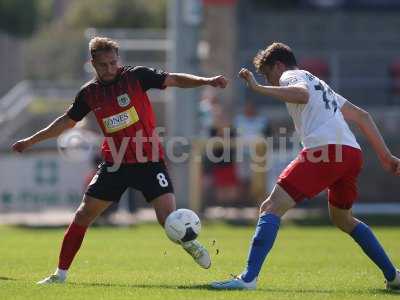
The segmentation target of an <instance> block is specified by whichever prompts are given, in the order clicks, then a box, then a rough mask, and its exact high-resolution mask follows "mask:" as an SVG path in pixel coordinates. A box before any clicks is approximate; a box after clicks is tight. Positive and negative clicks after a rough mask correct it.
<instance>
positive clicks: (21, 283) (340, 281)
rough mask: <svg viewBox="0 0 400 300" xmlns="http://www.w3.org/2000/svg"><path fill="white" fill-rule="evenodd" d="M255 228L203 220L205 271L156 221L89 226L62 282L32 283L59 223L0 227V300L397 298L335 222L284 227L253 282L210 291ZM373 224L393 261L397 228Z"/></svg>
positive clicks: (55, 240) (55, 242) (240, 261)
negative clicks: (249, 286)
mask: <svg viewBox="0 0 400 300" xmlns="http://www.w3.org/2000/svg"><path fill="white" fill-rule="evenodd" d="M253 230H254V228H253V227H252V226H248V227H235V226H228V225H222V224H206V225H205V226H204V227H203V231H202V234H201V236H200V240H201V241H202V242H203V243H204V244H206V245H207V247H208V248H209V250H210V252H211V254H212V257H213V265H212V267H211V269H209V270H203V269H201V268H200V267H198V266H197V265H196V264H195V263H194V262H193V261H192V258H191V257H189V256H188V255H187V254H186V253H185V252H184V251H183V250H182V249H181V248H180V247H179V246H177V245H174V244H172V243H171V242H169V241H168V240H167V238H166V237H165V236H164V233H163V231H162V230H160V228H159V227H158V226H157V225H155V224H144V225H139V226H136V227H131V228H99V227H95V228H91V229H90V230H89V231H88V234H87V235H86V239H85V241H84V243H83V246H82V248H81V251H80V253H79V254H78V256H77V257H76V259H75V262H74V264H73V265H72V267H71V269H70V273H69V280H68V283H67V284H65V285H57V286H45V287H44V286H36V285H35V282H36V281H38V280H39V279H42V278H43V277H45V276H47V275H49V274H50V272H53V271H54V268H55V267H56V262H57V256H58V251H59V247H60V241H61V239H62V237H63V232H64V229H23V228H10V227H0V299H7V300H8V299H57V300H62V299H85V300H86V299H135V300H136V299H152V300H157V299H162V300H167V299H185V300H187V299H190V300H191V299H202V300H203V299H210V300H211V299H241V300H243V299H252V300H256V299H263V300H265V299H274V300H276V299H290V300H294V299H307V300H311V299H340V300H342V299H362V300H368V299H400V295H395V294H388V293H386V292H385V290H384V284H383V277H382V275H381V273H380V271H378V270H377V269H376V267H375V266H374V265H373V264H372V263H371V262H370V261H369V260H368V259H367V257H366V256H365V255H364V254H363V253H362V252H361V249H359V248H358V246H357V245H356V244H355V243H354V242H353V241H352V239H351V238H350V237H348V236H346V235H345V234H343V233H341V232H339V230H337V229H334V228H333V227H296V226H282V230H281V231H280V232H279V235H278V239H277V242H276V243H275V246H274V249H273V251H272V253H271V254H270V256H269V258H268V260H267V263H266V264H265V265H264V268H263V270H262V272H261V278H260V280H259V283H258V289H257V290H256V291H213V290H209V289H208V287H207V284H208V283H209V282H210V281H213V280H217V279H226V278H228V277H229V276H230V274H231V273H233V274H238V273H239V272H240V271H241V270H242V268H243V266H244V263H245V260H246V257H247V251H248V245H249V241H250V238H251V236H252V234H253ZM374 230H375V233H376V235H377V236H378V238H379V239H380V240H381V242H382V243H383V245H384V246H385V248H386V250H387V251H388V253H389V254H390V256H391V258H392V259H393V260H394V261H395V262H396V263H397V265H400V229H399V227H374ZM214 240H215V243H213V241H214ZM213 244H214V245H213ZM217 250H218V251H217ZM217 252H218V254H216V253H217Z"/></svg>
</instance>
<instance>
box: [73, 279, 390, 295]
mask: <svg viewBox="0 0 400 300" xmlns="http://www.w3.org/2000/svg"><path fill="white" fill-rule="evenodd" d="M69 284H70V285H76V286H82V287H119V288H121V287H122V288H134V289H138V288H139V289H140V288H143V289H170V290H202V291H205V290H209V291H213V292H217V293H218V292H230V291H227V290H216V289H213V288H211V287H210V285H209V284H193V285H168V284H118V283H101V282H94V283H89V282H88V283H75V282H72V283H69ZM234 292H242V293H253V292H267V293H271V294H273V293H279V294H282V293H285V294H287V293H289V294H291V293H296V294H346V295H348V294H352V295H377V294H380V295H390V294H394V293H390V292H388V291H386V290H385V289H376V288H375V289H366V290H351V289H281V288H258V289H257V290H255V291H249V290H234Z"/></svg>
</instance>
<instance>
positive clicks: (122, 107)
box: [67, 66, 168, 163]
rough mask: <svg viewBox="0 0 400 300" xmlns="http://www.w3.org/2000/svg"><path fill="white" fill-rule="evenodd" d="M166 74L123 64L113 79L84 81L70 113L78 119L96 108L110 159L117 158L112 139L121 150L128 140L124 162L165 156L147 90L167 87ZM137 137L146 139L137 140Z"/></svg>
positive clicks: (70, 108)
mask: <svg viewBox="0 0 400 300" xmlns="http://www.w3.org/2000/svg"><path fill="white" fill-rule="evenodd" d="M167 75H168V73H165V72H162V71H158V70H155V69H151V68H147V67H130V66H123V67H121V68H120V69H119V70H118V75H117V77H116V78H115V80H113V81H112V82H109V83H103V82H101V81H99V80H98V79H93V80H91V81H89V82H87V83H86V84H85V85H83V86H82V88H81V89H80V91H79V92H78V94H77V96H76V98H75V101H74V103H73V104H72V105H71V106H70V107H69V108H68V110H67V115H68V116H69V117H70V118H71V119H72V120H74V121H76V122H77V121H80V120H82V118H83V117H85V116H86V115H87V114H88V113H89V112H90V111H93V113H94V115H95V116H96V119H97V122H98V124H99V126H100V128H101V129H102V131H103V133H104V136H105V137H106V138H105V139H104V141H103V145H102V154H103V158H104V160H105V161H107V162H114V161H115V156H114V155H115V153H113V154H112V145H111V148H110V145H109V144H110V142H113V144H114V145H115V149H116V151H120V150H121V151H122V149H123V148H122V149H120V148H121V145H122V144H123V143H125V144H126V143H127V144H126V145H127V146H126V151H125V154H124V155H123V158H122V163H137V162H146V161H159V160H162V159H164V151H163V149H162V146H161V144H160V142H159V139H158V136H156V135H155V123H156V120H155V115H154V111H153V108H152V105H151V103H150V101H149V98H148V96H147V94H146V92H147V90H149V89H152V88H155V89H164V88H165V85H164V81H165V78H166V77H167ZM138 137H143V138H144V139H145V140H144V142H143V139H141V141H142V142H138V141H139V139H138ZM150 137H151V138H150ZM124 140H125V142H123V141H124ZM153 149H154V150H153Z"/></svg>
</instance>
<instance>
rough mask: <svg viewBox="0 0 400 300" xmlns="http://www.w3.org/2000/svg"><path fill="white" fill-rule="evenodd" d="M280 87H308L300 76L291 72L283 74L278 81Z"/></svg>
mask: <svg viewBox="0 0 400 300" xmlns="http://www.w3.org/2000/svg"><path fill="white" fill-rule="evenodd" d="M279 85H280V86H296V85H299V86H304V87H308V85H307V81H306V80H304V78H302V77H301V76H300V75H298V74H293V73H291V72H286V73H283V74H282V76H281V78H280V79H279Z"/></svg>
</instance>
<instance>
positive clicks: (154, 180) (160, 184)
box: [125, 162, 175, 203]
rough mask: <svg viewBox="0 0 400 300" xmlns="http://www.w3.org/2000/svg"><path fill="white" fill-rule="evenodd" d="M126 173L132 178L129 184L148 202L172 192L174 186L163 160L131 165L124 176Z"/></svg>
mask: <svg viewBox="0 0 400 300" xmlns="http://www.w3.org/2000/svg"><path fill="white" fill-rule="evenodd" d="M128 175H129V177H130V178H132V180H131V182H130V183H129V185H130V186H131V187H132V188H134V189H137V190H139V191H141V192H142V193H143V196H144V197H145V199H146V201H147V202H148V203H152V202H153V201H154V200H156V199H157V198H159V197H160V196H163V195H165V194H174V187H173V184H172V181H171V178H170V176H169V172H168V170H167V167H166V166H165V163H164V162H149V163H145V164H142V165H137V166H132V167H131V169H130V170H129V171H128V174H127V175H125V176H128ZM166 198H171V197H166ZM174 199H175V198H174Z"/></svg>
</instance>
